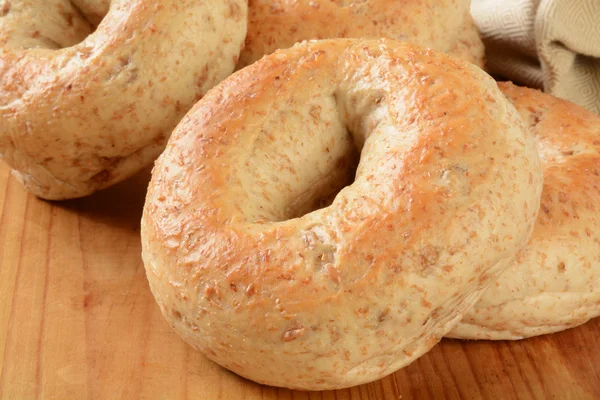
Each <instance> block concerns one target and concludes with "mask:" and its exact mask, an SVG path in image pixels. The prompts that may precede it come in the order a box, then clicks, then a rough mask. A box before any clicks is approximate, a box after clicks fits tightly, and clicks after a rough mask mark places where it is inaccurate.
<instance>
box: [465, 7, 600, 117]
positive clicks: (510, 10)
mask: <svg viewBox="0 0 600 400" xmlns="http://www.w3.org/2000/svg"><path fill="white" fill-rule="evenodd" d="M471 13H472V14H473V18H474V19H475V23H476V24H477V26H478V28H479V30H480V31H481V35H482V37H483V40H484V42H485V44H486V47H487V49H486V58H487V60H486V65H487V69H488V71H489V72H490V73H492V74H495V75H499V76H500V77H502V78H506V79H510V80H512V81H514V82H516V83H519V84H522V85H526V86H530V87H536V88H540V89H544V91H546V92H548V93H552V94H553V95H555V96H557V97H561V98H564V99H567V100H570V101H572V102H574V103H577V104H579V105H582V106H584V107H586V108H587V109H589V110H591V111H593V112H595V113H596V114H600V0H473V1H472V4H471Z"/></svg>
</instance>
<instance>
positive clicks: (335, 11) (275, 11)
mask: <svg viewBox="0 0 600 400" xmlns="http://www.w3.org/2000/svg"><path fill="white" fill-rule="evenodd" d="M470 4H471V0H403V1H398V0H318V1H315V0H274V1H273V0H250V2H249V11H248V14H249V17H248V20H249V23H248V36H247V38H246V46H245V47H244V50H243V51H242V53H241V55H240V62H239V65H238V69H240V68H242V67H245V66H247V65H249V64H251V63H253V62H255V61H256V60H258V59H259V58H261V57H262V56H263V55H265V54H270V53H272V52H273V51H275V50H276V49H282V48H287V47H291V46H292V45H293V44H294V43H297V42H300V41H302V40H310V39H329V38H364V39H379V38H389V39H395V40H403V41H408V42H411V43H415V44H417V45H421V46H424V47H430V48H432V49H434V50H437V51H443V52H446V53H450V54H452V55H454V56H457V57H460V58H462V59H465V60H467V61H469V62H472V63H474V64H477V65H479V66H483V57H484V48H483V43H482V41H481V39H480V38H479V32H478V31H477V28H476V27H475V24H474V22H473V19H472V18H471V13H470V10H469V6H470Z"/></svg>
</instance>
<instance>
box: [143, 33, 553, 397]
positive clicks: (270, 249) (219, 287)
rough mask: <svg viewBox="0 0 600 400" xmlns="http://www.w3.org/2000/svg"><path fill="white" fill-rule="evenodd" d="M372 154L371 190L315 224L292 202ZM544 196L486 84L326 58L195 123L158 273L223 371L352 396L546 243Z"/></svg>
mask: <svg viewBox="0 0 600 400" xmlns="http://www.w3.org/2000/svg"><path fill="white" fill-rule="evenodd" d="M356 148H358V149H360V150H361V159H360V164H359V166H358V170H357V172H356V179H355V181H354V183H353V184H352V185H350V186H348V187H345V188H344V189H343V190H341V191H340V192H339V193H338V194H337V196H336V197H335V200H334V201H333V204H331V205H330V206H328V207H325V208H322V209H319V210H316V211H313V212H310V213H308V214H305V215H302V213H303V212H305V211H307V210H306V209H303V208H302V207H298V204H295V203H294V199H296V198H297V197H298V196H305V197H304V198H306V199H308V198H313V199H314V198H315V197H317V196H318V195H319V194H320V193H317V192H319V191H321V190H322V189H316V191H315V189H314V188H315V186H318V187H321V188H324V187H327V186H328V185H329V184H331V183H333V181H335V180H336V179H337V178H335V179H332V178H331V177H332V176H339V174H338V172H339V171H338V170H340V169H345V168H346V167H345V166H344V165H345V164H344V162H343V161H341V160H344V157H345V156H347V155H348V154H351V153H352V152H353V151H355V149H356ZM342 175H343V174H342ZM541 186H542V176H541V168H540V165H539V160H538V157H537V153H536V151H535V145H534V143H533V140H532V138H531V137H530V135H528V132H527V130H526V129H525V127H524V126H523V123H522V121H521V120H520V118H519V116H518V114H517V112H516V110H515V109H514V107H513V106H512V105H511V104H510V102H508V101H507V100H506V98H505V97H504V96H502V94H501V92H500V91H499V90H498V88H497V86H496V83H495V82H494V81H493V80H492V79H491V78H490V77H489V76H487V75H486V74H485V73H484V72H483V71H481V70H480V69H479V68H477V67H475V66H473V65H472V64H468V63H466V62H463V61H460V60H456V59H452V58H450V57H447V56H445V55H442V54H438V53H433V52H431V51H427V50H423V49H420V48H418V47H416V46H411V45H408V44H401V43H398V42H394V41H389V40H380V41H368V40H348V39H336V40H326V41H322V42H308V43H303V44H300V45H297V46H295V47H293V48H291V49H288V50H283V51H277V52H275V53H274V54H272V55H270V56H267V57H265V58H264V59H263V60H261V61H259V62H257V63H255V64H253V65H252V66H250V67H247V68H245V69H243V70H242V71H239V72H238V73H236V74H234V75H232V76H231V77H230V78H228V79H226V80H225V81H224V82H223V83H222V84H220V85H218V86H217V87H216V88H215V89H213V90H212V91H210V92H209V94H208V95H207V96H206V97H205V98H204V99H203V100H202V101H200V102H199V103H198V104H197V105H196V106H195V107H194V109H193V110H192V111H190V113H188V115H187V116H186V117H185V118H184V119H183V121H182V122H181V124H180V125H179V126H178V128H177V129H176V130H175V132H174V134H173V136H172V137H171V139H170V141H169V144H168V145H167V148H166V150H165V152H164V153H163V154H162V155H161V157H160V158H159V160H158V161H157V163H156V165H155V168H154V171H153V177H152V180H151V183H150V186H149V191H148V195H147V199H146V204H145V207H144V215H143V220H142V243H143V258H144V263H145V266H146V270H147V276H148V280H149V283H150V288H151V290H152V292H153V294H154V296H155V297H156V299H157V302H158V304H159V305H160V308H161V310H162V312H163V313H164V315H165V317H166V318H167V319H168V320H169V322H170V323H171V324H172V325H173V326H174V328H175V329H176V330H177V332H178V333H179V334H180V335H181V336H182V337H183V338H184V339H185V340H186V341H187V342H189V343H190V344H192V345H193V346H194V347H195V348H198V349H200V350H201V351H203V352H204V353H205V354H206V355H207V356H208V357H209V358H211V359H212V360H214V361H216V362H217V363H219V364H221V365H223V366H225V367H226V368H229V369H231V370H232V371H234V372H236V373H238V374H240V375H242V376H245V377H247V378H250V379H253V380H255V381H258V382H261V383H266V384H270V385H276V386H286V387H291V388H302V389H326V388H340V387H346V386H351V385H356V384H359V383H362V382H367V381H372V380H374V379H378V378H380V377H382V376H385V375H387V374H389V373H391V372H393V371H395V370H396V369H398V368H401V367H402V366H405V365H407V364H408V363H410V362H411V361H412V360H414V359H416V358H417V357H419V356H420V355H421V354H423V353H424V352H426V351H428V350H429V349H430V348H431V347H432V346H433V345H434V344H435V343H437V342H438V340H439V339H440V337H442V336H443V335H444V334H445V333H447V332H448V331H449V330H450V329H451V328H452V326H453V325H454V324H455V323H456V322H457V321H458V320H459V319H460V318H462V316H463V314H464V313H465V312H466V311H467V310H468V309H469V308H470V307H471V306H472V305H473V304H474V303H475V301H476V300H477V299H478V297H479V296H480V294H481V292H482V291H483V290H484V289H485V288H486V287H487V286H488V285H489V283H490V282H493V281H494V280H495V278H496V277H497V276H498V275H499V273H500V272H501V271H503V269H504V268H505V267H506V266H507V265H508V264H509V263H510V262H512V261H513V257H514V254H515V253H516V251H517V250H518V249H519V248H520V247H521V246H522V245H523V244H524V243H525V242H526V240H527V239H528V237H529V235H530V233H531V230H532V228H533V224H534V221H535V219H536V214H537V211H538V209H539V196H540V192H541ZM306 193H309V194H308V195H306ZM298 210H302V211H300V212H299V211H298ZM509 221H510V222H509Z"/></svg>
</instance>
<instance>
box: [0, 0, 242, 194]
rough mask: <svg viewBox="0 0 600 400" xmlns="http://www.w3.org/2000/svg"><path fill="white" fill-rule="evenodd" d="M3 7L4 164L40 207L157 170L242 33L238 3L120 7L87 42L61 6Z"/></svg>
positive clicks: (68, 6) (228, 66)
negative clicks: (164, 152) (179, 128)
mask: <svg viewBox="0 0 600 400" xmlns="http://www.w3.org/2000/svg"><path fill="white" fill-rule="evenodd" d="M41 3H43V4H41ZM78 3H79V4H82V3H87V4H88V5H90V7H92V6H94V5H95V4H96V5H98V4H100V3H101V2H99V1H97V0H96V2H94V1H90V0H88V1H80V2H78ZM6 4H9V5H10V7H8V8H6V10H5V11H6V12H5V13H4V15H3V16H2V17H0V46H1V47H0V120H2V121H3V123H2V124H1V125H0V157H3V158H4V159H5V160H6V162H7V163H8V164H9V165H10V166H11V167H12V168H13V169H14V170H15V171H16V173H17V175H18V177H19V178H20V179H21V181H23V183H24V184H25V186H26V187H27V188H28V189H29V190H30V191H32V192H33V193H34V194H35V195H37V196H39V197H43V198H46V199H65V198H71V197H78V196H83V195H86V194H89V193H91V192H93V191H95V190H98V189H101V188H104V187H107V186H109V185H111V184H114V183H116V182H118V181H120V180H122V179H125V178H126V177H128V176H130V175H132V174H133V173H134V172H136V171H138V170H139V169H141V168H143V167H144V166H146V165H147V164H149V163H150V162H152V161H153V160H154V158H155V157H157V156H158V154H159V153H160V152H161V151H162V150H163V148H164V144H165V143H166V140H167V138H168V136H169V134H170V133H171V130H172V129H173V128H174V126H175V125H176V124H177V122H178V121H179V120H180V118H181V117H182V116H183V115H184V114H185V112H186V111H187V110H189V108H191V106H192V105H193V104H194V103H195V102H196V101H197V100H198V99H199V98H201V97H202V96H203V95H204V94H205V93H206V91H207V90H208V89H209V88H211V87H212V86H214V85H215V84H216V83H217V82H219V81H220V80H221V79H223V78H225V77H226V76H227V75H228V74H230V73H231V71H232V70H233V68H234V65H235V63H236V61H237V56H238V54H239V51H240V47H241V46H242V43H243V39H244V35H245V30H246V15H247V4H246V1H245V0H226V1H223V0H219V1H216V0H214V1H208V2H198V1H194V0H183V1H182V0H167V1H159V0H149V1H141V0H135V1H125V0H117V1H115V2H113V4H112V7H111V9H110V11H109V13H108V15H107V16H106V17H105V18H104V20H103V21H102V23H101V24H100V25H99V26H98V28H97V30H96V31H95V32H93V33H91V32H92V29H93V25H92V24H90V22H89V21H87V20H86V19H85V18H84V17H83V16H82V14H81V13H80V11H78V9H77V8H76V7H74V6H73V5H72V3H71V2H69V1H67V0H49V1H48V2H40V1H33V0H11V1H10V2H9V3H6ZM100 5H101V4H100ZM41 7H43V10H40V8H41ZM92 8H93V7H92ZM38 15H40V16H41V17H39V18H37V17H36V16H38ZM34 17H35V18H34ZM90 33H91V34H90ZM88 34H89V36H87V35H88ZM199 38H202V40H200V39H199Z"/></svg>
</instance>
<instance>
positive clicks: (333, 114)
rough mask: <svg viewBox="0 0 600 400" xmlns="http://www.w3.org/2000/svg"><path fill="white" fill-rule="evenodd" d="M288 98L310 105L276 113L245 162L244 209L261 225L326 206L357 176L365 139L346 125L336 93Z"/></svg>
mask: <svg viewBox="0 0 600 400" xmlns="http://www.w3.org/2000/svg"><path fill="white" fill-rule="evenodd" d="M288 102H289V103H296V104H303V105H304V106H303V107H298V108H297V109H293V108H292V107H289V108H286V109H281V110H277V111H275V112H273V114H272V115H271V116H270V118H269V120H268V121H266V122H264V125H263V128H261V131H260V133H259V134H257V135H256V136H255V139H254V140H253V142H252V143H251V153H250V155H249V156H248V157H247V158H244V164H243V165H242V166H241V170H242V171H243V172H241V175H243V176H244V178H243V180H242V182H241V183H242V185H243V186H244V188H245V190H244V191H245V193H246V194H247V196H243V197H242V198H241V199H240V200H241V202H240V203H241V204H240V207H239V209H240V210H243V211H242V212H243V213H244V214H245V216H246V218H248V219H249V220H250V221H253V222H255V223H259V224H260V223H265V222H281V221H286V220H291V219H296V218H300V217H303V216H305V215H307V214H310V213H312V212H314V211H317V210H320V209H323V208H326V207H328V206H330V205H331V204H332V203H333V201H334V200H335V198H336V196H337V195H338V194H339V193H340V192H341V191H342V190H343V189H344V188H345V187H347V186H349V185H351V184H353V182H354V180H355V176H356V172H357V169H358V165H359V161H360V152H361V149H362V146H363V143H361V142H360V140H357V135H353V134H352V133H351V130H350V129H348V127H347V125H346V124H345V123H344V119H343V118H342V116H341V115H340V113H339V111H338V110H339V108H338V101H337V99H336V98H335V96H327V95H324V96H315V97H313V98H312V99H310V100H308V101H306V100H304V99H302V100H296V99H294V98H293V99H292V100H289V101H288ZM281 126H285V127H286V129H280V127H281ZM300 137H301V138H302V139H299V138H300Z"/></svg>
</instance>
